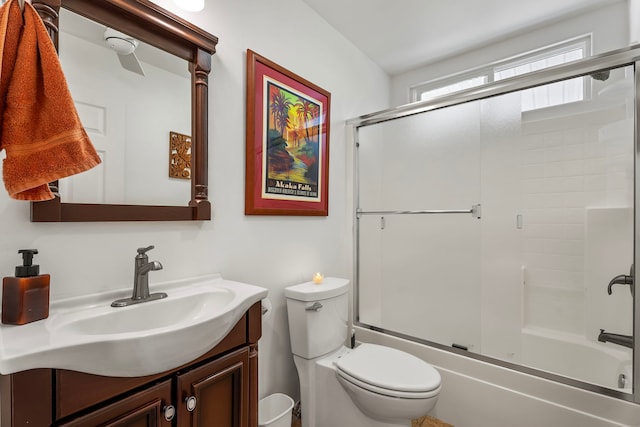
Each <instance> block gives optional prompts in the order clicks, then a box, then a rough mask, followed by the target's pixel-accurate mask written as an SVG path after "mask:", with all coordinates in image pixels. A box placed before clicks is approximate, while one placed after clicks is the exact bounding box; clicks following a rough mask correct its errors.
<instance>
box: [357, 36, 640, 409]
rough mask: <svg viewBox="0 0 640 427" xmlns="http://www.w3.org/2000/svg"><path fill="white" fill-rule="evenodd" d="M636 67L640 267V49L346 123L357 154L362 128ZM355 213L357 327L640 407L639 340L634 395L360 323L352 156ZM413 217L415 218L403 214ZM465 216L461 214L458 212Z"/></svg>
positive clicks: (638, 309)
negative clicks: (622, 68) (608, 70)
mask: <svg viewBox="0 0 640 427" xmlns="http://www.w3.org/2000/svg"><path fill="white" fill-rule="evenodd" d="M625 66H632V67H633V70H634V82H635V94H634V132H633V139H634V152H635V157H634V245H633V251H634V254H633V260H634V264H635V265H636V266H638V265H640V251H639V250H638V243H639V242H640V173H639V171H638V168H639V167H640V143H639V141H638V123H640V108H638V106H639V103H640V45H635V46H631V47H628V48H624V49H619V50H614V51H611V52H607V53H603V54H600V55H594V56H591V57H589V58H586V59H581V60H577V61H573V62H569V63H566V64H563V65H558V66H554V67H550V68H546V69H544V70H540V71H536V72H534V73H530V74H524V75H521V76H515V77H511V78H508V79H505V80H500V81H498V82H494V83H490V84H487V85H484V86H479V87H475V88H471V89H468V90H464V91H460V92H457V93H454V94H451V95H445V96H442V97H438V98H435V99H430V100H427V101H421V102H414V103H411V104H405V105H402V106H399V107H395V108H390V109H387V110H382V111H378V112H375V113H371V114H367V115H363V116H360V117H357V118H354V119H351V120H348V121H347V126H349V127H351V129H352V139H353V144H354V153H356V152H357V147H358V146H359V133H358V132H359V129H360V128H361V127H365V126H370V125H374V124H378V123H382V122H386V121H389V120H394V119H398V118H402V117H407V116H412V115H415V114H420V113H425V112H428V111H434V110H438V109H442V108H446V107H452V106H454V105H459V104H464V103H467V102H472V101H478V100H481V99H486V98H491V97H495V96H499V95H504V94H507V93H511V92H516V91H520V90H524V89H529V88H533V87H536V86H541V85H545V84H550V83H555V82H557V81H561V80H566V79H570V78H575V77H582V76H588V75H590V74H592V73H594V72H597V71H603V70H607V69H611V68H618V67H625ZM353 160H354V165H353V167H354V170H353V176H354V188H353V191H354V204H355V206H354V210H353V218H352V220H353V224H354V227H353V230H354V239H355V240H354V245H353V251H354V254H353V255H354V287H353V314H354V316H353V323H354V325H356V326H359V327H362V328H365V329H371V330H374V331H377V332H381V333H384V334H388V335H392V336H395V337H399V338H403V339H406V340H409V341H413V342H417V343H420V344H425V345H428V346H431V347H435V348H438V349H441V350H445V351H448V352H452V353H456V354H460V355H464V356H466V357H470V358H473V359H477V360H481V361H485V362H488V363H492V364H494V365H498V366H501V367H506V368H509V369H513V370H516V371H519V372H524V373H528V374H531V375H535V376H538V377H542V378H545V379H549V380H553V381H556V382H559V383H563V384H567V385H570V386H574V387H578V388H581V389H585V390H589V391H593V392H597V393H600V394H604V395H607V396H612V397H616V398H619V399H622V400H627V401H631V402H635V403H639V404H640V340H637V339H634V342H633V348H632V350H633V355H632V357H633V359H632V360H633V367H632V369H633V388H632V393H631V394H629V393H624V392H621V391H617V390H614V389H610V388H607V387H602V386H599V385H596V384H592V383H588V382H585V381H580V380H576V379H572V378H568V377H565V376H562V375H558V374H553V373H551V372H547V371H543V370H539V369H535V368H530V367H527V366H523V365H519V364H516V363H511V362H507V361H504V360H500V359H496V358H493V357H489V356H484V355H481V354H477V353H472V352H468V351H465V350H462V349H458V348H455V347H450V346H446V345H443V344H439V343H436V342H433V341H428V340H425V339H421V338H417V337H413V336H409V335H405V334H402V333H398V332H394V331H388V330H386V329H384V328H380V327H377V326H373V325H368V324H365V323H362V322H361V321H360V318H359V313H360V311H359V310H360V307H359V295H360V292H359V286H360V280H359V279H360V266H359V240H360V230H359V220H358V219H359V217H360V216H361V215H363V214H365V212H361V211H360V208H359V202H360V192H359V183H358V176H359V174H358V172H359V170H358V168H359V165H358V156H357V154H356V155H354V159H353ZM405 213H415V212H405ZM460 213H461V212H460ZM637 272H638V269H637V268H636V269H635V272H634V274H633V280H634V283H637V280H636V278H637V276H638V273H637ZM639 333H640V296H638V292H635V296H634V298H633V336H634V337H636V336H637V335H638V334H639Z"/></svg>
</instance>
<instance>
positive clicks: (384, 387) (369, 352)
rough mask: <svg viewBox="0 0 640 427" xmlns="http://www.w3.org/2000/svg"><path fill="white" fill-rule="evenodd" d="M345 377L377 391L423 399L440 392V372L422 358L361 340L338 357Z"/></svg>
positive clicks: (339, 374)
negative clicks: (361, 342)
mask: <svg viewBox="0 0 640 427" xmlns="http://www.w3.org/2000/svg"><path fill="white" fill-rule="evenodd" d="M336 368H337V369H336V373H337V375H338V376H340V377H342V378H343V379H344V380H346V381H349V382H351V383H352V384H354V385H357V386H358V387H361V388H363V389H365V390H369V391H371V392H374V393H378V394H383V395H386V396H391V397H398V398H405V399H424V398H430V397H433V396H436V395H438V393H439V392H440V374H439V373H438V371H437V370H436V369H435V368H434V367H433V366H431V365H429V364H428V363H426V362H425V361H423V360H422V359H419V358H417V357H415V356H413V355H410V354H408V353H405V352H403V351H400V350H396V349H394V348H390V347H385V346H380V345H376V344H369V343H365V344H361V345H360V346H358V347H357V348H355V349H353V350H352V351H350V352H349V353H348V354H346V355H344V356H342V357H340V358H339V359H338V360H337V361H336Z"/></svg>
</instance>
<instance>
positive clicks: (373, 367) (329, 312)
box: [284, 277, 441, 427]
mask: <svg viewBox="0 0 640 427" xmlns="http://www.w3.org/2000/svg"><path fill="white" fill-rule="evenodd" d="M348 291H349V281H348V280H346V279H339V278H334V277H329V278H325V279H324V281H323V283H322V284H319V285H317V284H315V283H313V282H308V283H303V284H300V285H296V286H290V287H288V288H285V290H284V295H285V297H286V298H287V311H288V316H289V330H290V332H291V350H292V352H293V359H294V361H295V364H296V368H297V369H298V375H299V376H300V395H301V396H300V400H301V405H302V427H336V426H349V427H401V426H402V427H408V426H410V425H411V420H412V419H414V418H419V417H421V416H423V415H426V414H427V412H429V411H430V410H431V409H433V407H434V406H435V404H436V400H437V399H438V394H439V393H440V387H441V386H440V374H439V373H438V371H437V370H436V369H435V368H434V367H433V366H431V365H429V364H428V363H426V362H425V361H423V360H421V359H419V358H417V357H415V356H412V355H410V354H408V353H405V352H403V351H400V350H396V349H393V348H390V347H385V346H381V345H375V344H361V345H359V346H358V347H356V348H354V349H351V348H348V347H346V346H345V343H346V340H347V335H348Z"/></svg>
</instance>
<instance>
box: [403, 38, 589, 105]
mask: <svg viewBox="0 0 640 427" xmlns="http://www.w3.org/2000/svg"><path fill="white" fill-rule="evenodd" d="M590 46H591V36H588V35H587V36H583V37H579V38H575V39H571V40H567V41H564V42H561V43H557V44H554V45H551V46H546V47H543V48H541V49H537V50H534V51H530V52H526V53H523V54H521V55H517V56H515V57H511V58H507V59H504V60H501V61H498V62H495V63H493V64H489V65H487V66H484V67H479V68H476V69H474V70H470V71H466V72H463V73H459V74H456V75H454V76H451V77H447V78H443V79H436V80H432V81H430V82H427V83H424V84H421V85H418V86H415V87H413V88H411V96H412V101H425V100H428V99H433V98H436V97H439V96H443V95H448V94H451V93H456V92H459V91H462V90H465V89H469V88H473V87H477V86H481V85H484V84H487V83H491V82H496V81H500V80H503V79H506V78H510V77H515V76H519V75H522V74H526V73H532V72H535V71H540V70H543V69H545V68H549V67H553V66H556V65H562V64H566V63H568V62H571V61H575V60H579V59H583V58H586V57H587V56H589V54H590ZM587 84H588V82H587V80H586V79H584V78H582V77H581V78H576V79H572V80H567V81H562V82H558V83H554V84H551V85H545V86H544V87H539V88H532V89H528V90H524V91H522V94H521V100H522V111H531V110H537V109H541V108H546V107H552V106H556V105H562V104H568V103H571V102H578V101H583V100H585V99H586V98H587V97H588V95H587V94H588V86H587Z"/></svg>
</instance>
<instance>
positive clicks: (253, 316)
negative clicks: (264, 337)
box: [0, 302, 262, 427]
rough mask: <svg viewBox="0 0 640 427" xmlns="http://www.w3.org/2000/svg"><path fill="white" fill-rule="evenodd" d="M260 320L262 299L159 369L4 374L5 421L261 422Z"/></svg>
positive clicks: (80, 425) (43, 426)
mask: <svg viewBox="0 0 640 427" xmlns="http://www.w3.org/2000/svg"><path fill="white" fill-rule="evenodd" d="M261 322H262V319H261V307H260V302H258V303H256V304H254V305H253V306H252V307H251V308H250V309H249V310H248V311H247V313H246V314H245V315H244V316H243V317H242V318H241V319H240V321H238V323H237V324H236V325H235V326H234V328H233V329H232V330H231V332H229V334H228V335H227V336H226V337H225V338H224V339H223V340H222V341H221V342H220V343H219V344H218V345H217V346H216V347H214V348H213V349H212V350H211V351H209V352H208V353H207V354H205V355H203V356H202V357H200V358H198V359H196V360H194V361H192V362H190V363H187V364H185V365H183V366H181V367H179V368H176V369H173V370H169V371H167V372H163V373H160V374H156V375H150V376H146V377H135V378H122V377H105V376H98V375H91V374H85V373H81V372H75V371H68V370H61V369H33V370H30V371H24V372H18V373H15V374H11V375H3V376H2V377H0V404H1V407H0V420H1V424H0V425H1V426H2V427H17V426H21V427H22V426H24V427H27V426H28V427H50V426H51V427H96V426H105V427H106V426H109V427H112V426H113V427H115V426H118V427H191V426H200V427H257V425H258V352H257V341H258V339H259V338H260V336H261V334H262V331H261V328H262V324H261ZM172 408H173V409H172ZM171 412H173V413H174V416H173V418H170V419H169V420H167V417H165V416H166V415H170V413H171Z"/></svg>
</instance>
